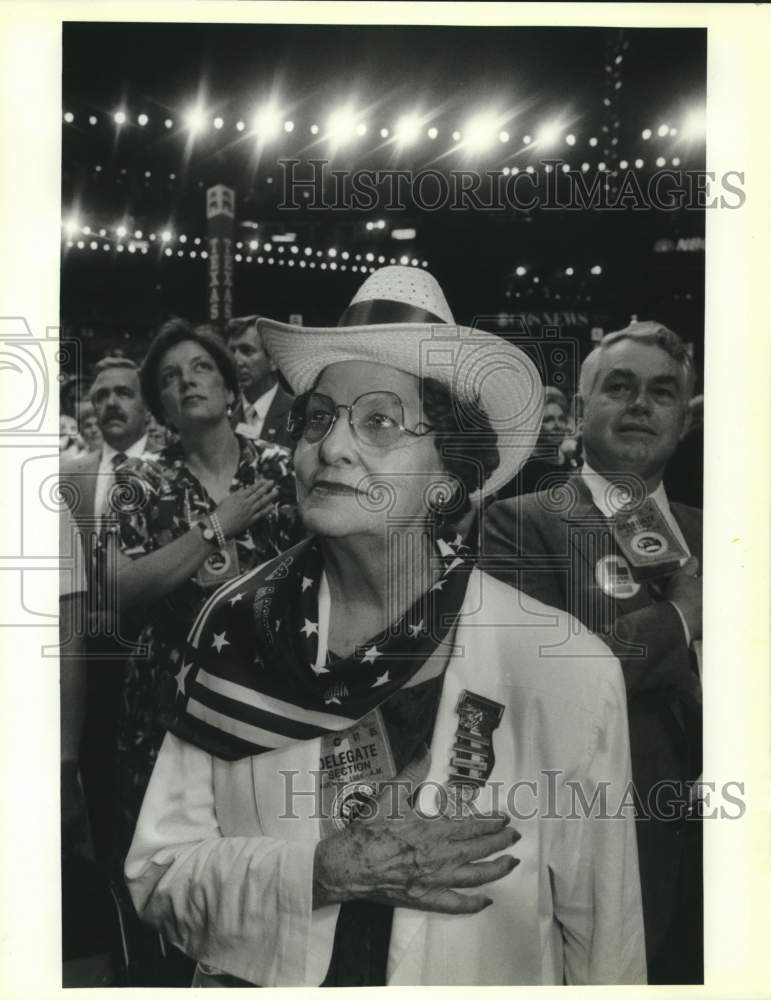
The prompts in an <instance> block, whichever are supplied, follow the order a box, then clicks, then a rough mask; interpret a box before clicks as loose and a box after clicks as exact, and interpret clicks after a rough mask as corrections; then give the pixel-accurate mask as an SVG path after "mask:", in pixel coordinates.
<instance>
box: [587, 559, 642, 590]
mask: <svg viewBox="0 0 771 1000" xmlns="http://www.w3.org/2000/svg"><path fill="white" fill-rule="evenodd" d="M594 577H595V580H596V581H597V586H598V587H599V588H600V590H602V592H603V593H605V594H607V595H608V597H613V598H615V599H616V600H617V601H626V600H628V599H629V598H630V597H634V596H635V594H638V593H639V592H640V584H639V583H636V582H635V579H634V577H633V576H632V570H631V567H630V566H629V563H628V562H627V561H626V559H625V558H624V557H623V556H603V558H602V559H600V560H599V561H598V563H597V565H596V566H595V568H594Z"/></svg>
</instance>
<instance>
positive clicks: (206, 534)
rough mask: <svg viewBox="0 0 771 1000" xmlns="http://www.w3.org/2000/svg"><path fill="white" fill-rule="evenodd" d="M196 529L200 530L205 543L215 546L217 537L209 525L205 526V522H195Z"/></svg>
mask: <svg viewBox="0 0 771 1000" xmlns="http://www.w3.org/2000/svg"><path fill="white" fill-rule="evenodd" d="M196 527H197V528H199V529H200V531H201V534H202V535H203V540H204V541H205V542H208V543H209V544H210V545H217V535H216V533H215V531H214V528H212V526H211V524H207V523H206V521H197V522H196Z"/></svg>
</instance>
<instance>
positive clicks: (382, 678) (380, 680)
mask: <svg viewBox="0 0 771 1000" xmlns="http://www.w3.org/2000/svg"><path fill="white" fill-rule="evenodd" d="M390 681H391V678H390V677H389V676H388V671H387V670H386V672H385V673H384V674H380V676H379V677H378V678H377V680H376V681H375V682H374V683H373V684H372V685H371V687H373V688H376V687H382V685H383V684H389V683H390Z"/></svg>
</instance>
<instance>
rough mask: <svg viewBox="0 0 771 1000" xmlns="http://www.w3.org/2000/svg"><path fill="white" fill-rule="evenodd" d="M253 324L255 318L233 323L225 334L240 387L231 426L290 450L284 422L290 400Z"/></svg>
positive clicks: (244, 318) (238, 430)
mask: <svg viewBox="0 0 771 1000" xmlns="http://www.w3.org/2000/svg"><path fill="white" fill-rule="evenodd" d="M255 320H256V317H255V316H246V317H241V318H239V319H233V320H231V321H230V322H229V323H228V325H227V328H226V330H225V337H226V339H227V342H228V347H229V348H230V350H231V351H232V352H233V354H234V356H235V359H236V367H237V369H238V381H239V384H240V387H241V396H240V399H239V400H238V402H237V403H236V405H235V407H234V409H233V413H232V414H231V418H230V420H231V424H232V426H233V429H234V430H235V431H237V432H238V433H239V434H244V435H245V436H246V437H251V438H253V439H255V440H256V439H259V440H261V441H268V442H270V443H275V444H280V445H282V446H283V447H285V448H293V447H294V442H293V441H292V439H291V437H290V436H289V431H288V430H287V428H286V422H287V417H288V415H289V410H290V409H291V407H292V402H293V399H294V397H293V396H291V395H290V394H289V393H288V392H286V390H285V389H284V388H283V386H282V385H281V384H280V383H279V381H278V378H277V376H276V366H275V364H274V363H273V361H272V360H271V359H270V358H269V357H268V355H267V353H266V352H265V349H264V348H263V346H262V338H261V337H260V333H259V331H258V329H257V326H256V324H255Z"/></svg>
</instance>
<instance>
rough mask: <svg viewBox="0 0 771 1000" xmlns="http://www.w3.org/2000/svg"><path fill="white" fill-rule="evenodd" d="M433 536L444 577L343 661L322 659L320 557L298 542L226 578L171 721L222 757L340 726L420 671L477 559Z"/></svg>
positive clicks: (200, 626)
mask: <svg viewBox="0 0 771 1000" xmlns="http://www.w3.org/2000/svg"><path fill="white" fill-rule="evenodd" d="M460 542H461V540H460V538H456V540H455V542H453V543H452V545H450V544H448V543H446V542H440V543H439V553H438V556H437V558H441V560H442V575H441V576H440V577H439V578H438V579H437V581H436V583H435V584H433V586H432V587H431V588H430V589H429V590H428V591H427V592H426V593H424V594H422V595H421V597H420V598H419V599H418V600H417V601H416V602H415V603H414V604H413V606H412V607H411V608H409V610H408V611H407V612H406V613H405V614H404V615H402V616H401V618H400V619H399V620H398V621H397V622H396V623H394V624H393V625H392V626H390V627H389V628H388V629H386V630H385V631H384V632H383V633H381V634H380V635H378V636H375V637H374V638H373V639H372V640H370V641H368V642H367V643H365V644H364V645H363V646H361V647H357V649H356V650H355V651H354V653H353V654H352V655H351V656H349V657H347V658H346V659H336V660H335V662H334V663H330V662H329V661H328V659H327V658H325V661H324V662H323V663H321V662H318V661H319V641H320V636H319V625H320V622H319V617H320V616H319V593H320V588H321V584H322V577H323V558H322V554H321V550H320V547H319V545H318V542H317V541H316V540H314V539H310V540H305V541H303V542H301V543H300V544H299V545H297V546H295V547H294V548H292V549H290V550H289V551H288V552H285V553H284V554H283V555H281V556H278V557H276V558H275V559H273V560H271V561H270V562H269V563H266V564H264V565H263V566H260V567H258V568H257V569H255V570H252V571H251V572H250V573H247V574H244V575H243V576H241V577H239V578H238V579H236V580H233V581H231V582H230V583H228V584H225V585H224V586H223V587H222V588H220V590H218V591H217V592H216V593H215V594H214V595H213V596H212V597H211V598H210V600H209V601H208V602H207V604H206V605H205V606H204V608H203V609H202V611H201V613H200V614H199V616H198V619H197V621H196V623H195V625H194V626H193V629H192V631H191V633H190V636H189V638H188V644H187V649H186V654H185V656H184V658H183V660H182V666H181V668H180V671H179V673H178V674H177V677H176V680H177V704H176V711H175V715H174V720H173V722H172V723H171V725H170V726H169V728H170V730H171V731H172V732H173V733H175V734H176V735H177V736H180V737H181V738H182V739H184V740H186V741H187V742H189V743H192V744H194V745H195V746H198V747H200V748H201V749H203V750H206V751H207V752H209V753H211V754H213V755H214V756H216V757H219V758H221V759H224V760H238V759H240V758H242V757H249V756H253V755H256V754H261V753H265V752H267V751H270V750H275V749H277V748H279V747H283V746H285V745H287V744H288V743H291V742H293V741H295V740H310V739H314V738H315V737H317V736H321V735H324V734H325V733H331V732H338V731H340V730H344V729H347V728H349V727H350V726H352V725H353V724H354V723H355V722H357V721H358V720H359V719H361V718H363V717H364V716H365V715H367V714H368V713H369V712H371V711H372V710H373V709H375V708H377V707H378V706H379V705H381V704H383V702H385V701H387V700H388V698H390V696H391V695H392V694H394V693H395V692H396V691H398V690H399V689H400V688H402V687H403V686H404V685H405V684H406V683H407V682H408V681H410V680H412V679H413V678H415V679H416V683H418V682H419V681H420V677H418V674H419V672H420V670H421V668H422V667H423V666H424V664H426V663H427V661H428V660H429V659H430V658H431V655H432V653H433V652H434V651H435V650H436V648H437V646H438V645H439V644H440V643H441V642H443V640H444V639H445V638H446V637H447V635H448V633H450V631H451V629H452V628H453V627H454V625H455V622H456V620H457V616H458V613H459V611H460V608H461V606H462V604H463V600H464V598H465V595H466V587H467V585H468V574H469V572H470V571H471V569H472V568H473V564H472V562H471V561H470V560H469V559H467V558H464V557H463V556H462V555H461V554H460V553H461V551H462V550H463V549H464V548H465V547H464V546H462V545H461V544H460Z"/></svg>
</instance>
